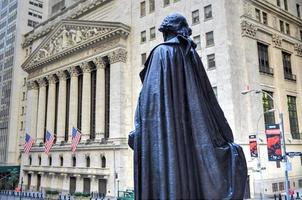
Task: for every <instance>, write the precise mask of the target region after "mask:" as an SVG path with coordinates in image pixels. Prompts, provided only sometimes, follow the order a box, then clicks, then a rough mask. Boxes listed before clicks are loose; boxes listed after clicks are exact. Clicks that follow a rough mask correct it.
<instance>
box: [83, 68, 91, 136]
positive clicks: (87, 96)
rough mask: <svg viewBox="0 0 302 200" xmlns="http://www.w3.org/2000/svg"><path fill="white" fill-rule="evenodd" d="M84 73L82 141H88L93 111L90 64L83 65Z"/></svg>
mask: <svg viewBox="0 0 302 200" xmlns="http://www.w3.org/2000/svg"><path fill="white" fill-rule="evenodd" d="M81 68H82V71H83V93H82V119H81V121H82V130H81V131H82V140H83V141H86V140H87V139H89V135H90V110H91V74H90V72H91V67H90V65H89V63H83V64H82V65H81Z"/></svg>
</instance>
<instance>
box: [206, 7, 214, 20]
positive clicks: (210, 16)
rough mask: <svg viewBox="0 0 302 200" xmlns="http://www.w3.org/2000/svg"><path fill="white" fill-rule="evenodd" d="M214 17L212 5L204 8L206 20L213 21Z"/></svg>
mask: <svg viewBox="0 0 302 200" xmlns="http://www.w3.org/2000/svg"><path fill="white" fill-rule="evenodd" d="M212 17H213V16H212V5H208V6H205V7H204V19H205V20H207V19H211V18H212Z"/></svg>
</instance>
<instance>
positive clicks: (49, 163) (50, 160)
mask: <svg viewBox="0 0 302 200" xmlns="http://www.w3.org/2000/svg"><path fill="white" fill-rule="evenodd" d="M48 165H49V166H51V165H52V157H51V156H49V157H48Z"/></svg>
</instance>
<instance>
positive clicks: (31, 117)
mask: <svg viewBox="0 0 302 200" xmlns="http://www.w3.org/2000/svg"><path fill="white" fill-rule="evenodd" d="M38 89H39V86H38V85H37V83H36V82H35V81H30V82H28V84H27V106H26V133H28V134H29V135H31V137H33V138H34V139H36V138H37V114H38V113H37V111H38V98H39V96H38V95H39V91H38Z"/></svg>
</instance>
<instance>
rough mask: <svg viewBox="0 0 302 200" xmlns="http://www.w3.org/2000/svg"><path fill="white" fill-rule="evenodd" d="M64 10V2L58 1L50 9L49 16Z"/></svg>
mask: <svg viewBox="0 0 302 200" xmlns="http://www.w3.org/2000/svg"><path fill="white" fill-rule="evenodd" d="M64 8H65V0H62V1H59V2H58V3H56V4H55V5H54V6H52V8H51V14H54V13H56V12H58V11H60V10H63V9H64Z"/></svg>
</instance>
